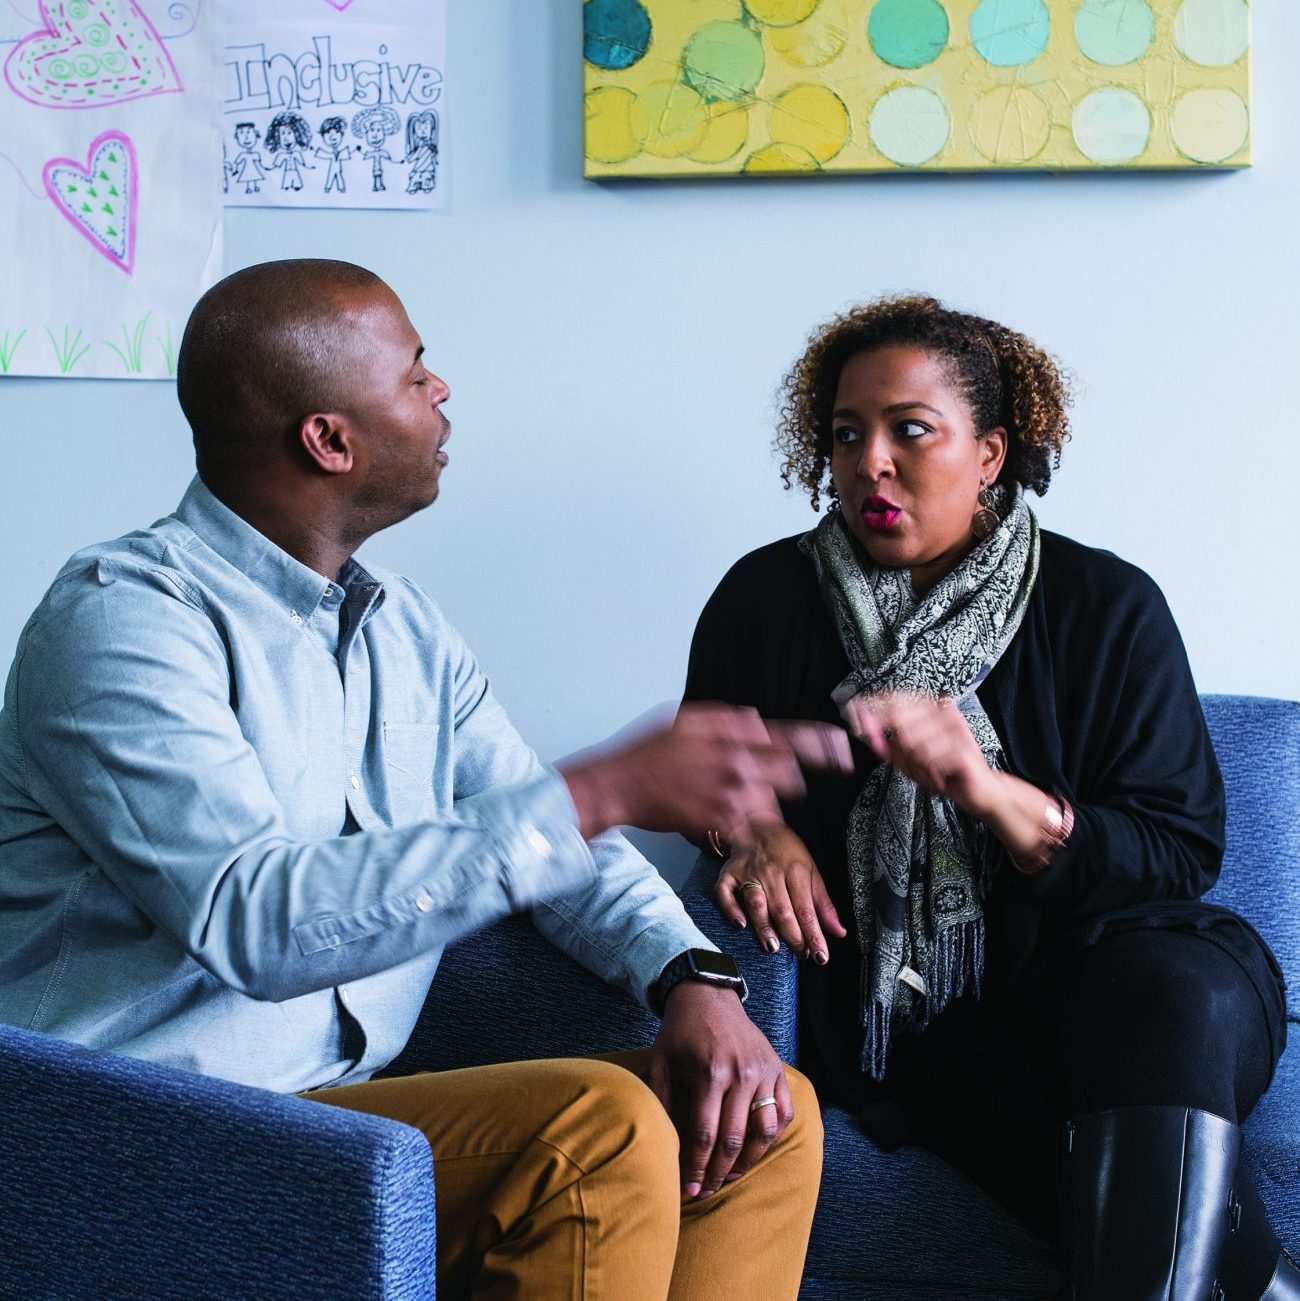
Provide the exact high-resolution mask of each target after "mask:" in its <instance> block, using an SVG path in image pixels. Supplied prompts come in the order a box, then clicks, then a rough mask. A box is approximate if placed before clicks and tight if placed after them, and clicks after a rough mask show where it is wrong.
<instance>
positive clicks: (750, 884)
mask: <svg viewBox="0 0 1300 1301" xmlns="http://www.w3.org/2000/svg"><path fill="white" fill-rule="evenodd" d="M746 890H762V891H763V893H764V894H766V893H767V891H766V890H763V883H762V881H755V880H754V878H753V877H752V876H751V877H750V878H749V880H748V881H742V882H741V883H740V893H741V894H744V893H745V891H746Z"/></svg>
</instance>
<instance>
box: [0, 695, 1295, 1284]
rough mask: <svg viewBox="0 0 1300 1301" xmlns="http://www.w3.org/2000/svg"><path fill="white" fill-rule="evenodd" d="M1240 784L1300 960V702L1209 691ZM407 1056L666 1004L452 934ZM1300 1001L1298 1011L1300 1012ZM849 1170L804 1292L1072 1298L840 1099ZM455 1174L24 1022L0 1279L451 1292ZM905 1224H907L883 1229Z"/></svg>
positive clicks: (577, 1034) (1265, 1187) (740, 951)
mask: <svg viewBox="0 0 1300 1301" xmlns="http://www.w3.org/2000/svg"><path fill="white" fill-rule="evenodd" d="M1204 705H1205V710H1206V715H1207V717H1208V719H1209V722H1210V728H1211V731H1212V732H1213V735H1214V740H1215V745H1216V748H1217V750H1218V753H1219V758H1220V762H1221V764H1222V766H1223V770H1224V778H1225V781H1226V782H1227V786H1228V854H1227V859H1226V861H1225V864H1224V871H1223V876H1222V879H1221V882H1220V884H1219V886H1218V888H1217V889H1216V891H1215V892H1214V895H1213V896H1212V897H1213V898H1214V899H1216V900H1217V901H1219V902H1222V903H1225V904H1228V905H1229V906H1231V907H1234V908H1236V909H1238V910H1239V911H1241V912H1242V913H1243V914H1245V915H1246V916H1247V917H1248V918H1250V920H1251V921H1253V922H1254V923H1255V925H1256V926H1258V928H1259V929H1260V931H1261V932H1262V933H1263V934H1264V936H1265V937H1266V938H1267V939H1268V940H1269V941H1270V943H1271V944H1272V945H1273V947H1274V950H1275V952H1276V953H1277V955H1278V958H1279V960H1280V961H1281V963H1282V967H1283V970H1284V971H1285V972H1286V974H1287V978H1288V981H1289V982H1292V983H1293V987H1294V981H1295V979H1296V977H1297V975H1298V974H1300V703H1294V702H1289V701H1278V700H1265V699H1251V698H1246V697H1238V696H1207V697H1205V698H1204ZM711 877H712V869H711V866H710V865H709V864H707V863H701V864H700V865H699V866H698V867H697V869H696V871H695V872H694V873H693V874H692V876H691V878H690V880H689V881H688V882H687V884H686V886H685V888H684V891H683V896H684V899H685V901H686V903H687V906H688V907H689V908H690V910H691V912H692V914H693V915H694V916H695V917H696V919H697V920H698V921H699V923H700V924H701V926H702V927H703V928H704V929H705V931H706V932H707V933H709V934H710V935H712V936H713V938H714V939H715V941H716V942H717V943H718V944H719V945H720V946H722V947H724V948H728V949H731V950H733V951H735V953H736V957H737V960H738V961H739V962H740V964H741V966H742V968H743V969H744V971H745V975H746V977H747V979H748V980H749V982H750V987H751V990H752V991H753V992H752V994H751V998H750V1011H751V1014H752V1015H753V1016H754V1018H755V1020H757V1021H758V1023H759V1024H760V1025H761V1026H762V1027H763V1028H764V1030H765V1031H766V1032H767V1034H768V1036H769V1037H770V1038H771V1040H772V1042H773V1044H774V1045H775V1047H776V1049H777V1051H778V1052H779V1053H780V1054H781V1055H782V1056H783V1057H784V1058H786V1060H788V1061H795V1060H797V1058H796V1052H797V1035H796V1030H797V1007H796V999H797V982H798V970H797V964H796V963H795V961H794V960H793V958H791V957H790V956H789V955H788V954H784V953H783V954H781V955H778V956H776V957H771V958H768V957H764V956H762V955H760V954H758V953H757V952H756V951H755V950H754V948H753V945H752V942H750V941H749V940H748V938H747V937H746V938H745V942H744V943H739V944H738V943H737V942H736V938H737V937H736V935H735V933H734V932H732V931H731V930H730V929H729V928H728V927H726V926H725V925H724V924H722V923H720V921H719V919H718V918H717V916H716V914H715V912H714V909H713V905H712V903H711V901H710V898H709V889H710V886H711V884H712V881H711ZM434 989H435V994H434V997H432V998H430V1000H429V1002H428V1004H427V1005H426V1007H425V1011H424V1014H423V1016H422V1017H421V1020H420V1023H419V1025H418V1026H417V1027H416V1030H415V1032H414V1034H413V1035H412V1038H411V1041H410V1043H409V1044H408V1045H407V1048H406V1049H405V1051H404V1052H403V1054H402V1056H401V1058H399V1059H398V1061H397V1062H395V1063H394V1064H393V1066H392V1068H390V1071H389V1073H391V1074H399V1073H406V1072H409V1071H414V1070H429V1069H449V1068H452V1067H458V1066H469V1065H477V1064H482V1063H486V1062H493V1061H505V1060H511V1059H518V1058H525V1057H542V1056H553V1055H564V1054H583V1053H591V1052H600V1051H606V1050H609V1049H613V1048H619V1047H630V1046H635V1045H637V1044H642V1043H646V1042H648V1041H649V1039H650V1037H651V1036H652V1035H653V1032H654V1027H655V1022H654V1020H653V1018H651V1017H650V1016H649V1015H648V1014H646V1013H645V1012H643V1011H641V1010H640V1009H639V1008H637V1007H635V1006H633V1005H632V1004H631V1003H630V1002H629V1000H627V999H626V998H624V997H623V996H622V995H620V994H618V993H616V992H615V991H613V990H611V989H609V988H608V987H607V986H605V985H603V984H601V983H600V982H599V981H598V980H596V979H595V978H594V977H593V976H590V975H589V974H588V973H586V972H585V971H582V970H581V969H579V968H578V967H577V966H575V964H573V963H571V962H570V961H569V960H568V959H567V958H565V957H564V956H563V955H561V954H559V953H558V952H557V951H556V950H554V949H553V948H551V947H550V946H549V945H548V944H546V943H545V942H544V941H543V940H542V939H541V938H540V937H539V936H538V935H537V933H536V932H535V931H534V930H533V929H532V927H531V926H530V925H529V924H528V923H527V922H526V921H525V920H522V919H518V918H514V919H511V920H509V921H506V922H503V923H501V924H500V925H498V926H495V927H493V928H492V929H491V930H489V931H486V932H484V933H482V934H480V935H478V936H475V937H473V938H471V939H469V940H467V941H465V942H463V943H462V944H459V945H457V946H455V947H454V948H453V949H451V950H449V951H448V954H447V956H446V958H445V959H444V961H443V965H442V969H441V970H440V971H439V973H438V978H437V981H436V983H435V986H434ZM1289 1019H1290V1018H1289ZM825 1120H826V1167H825V1173H824V1175H823V1181H822V1200H821V1202H820V1204H819V1207H818V1212H817V1218H816V1221H815V1223H814V1226H813V1237H812V1244H811V1247H810V1250H809V1256H808V1267H807V1271H806V1275H805V1281H804V1286H803V1290H802V1293H801V1295H802V1296H803V1297H806V1298H817V1299H826V1301H839V1299H843V1301H849V1299H850V1298H851V1299H852V1301H877V1299H880V1301H884V1298H890V1301H893V1298H896V1297H899V1296H906V1297H908V1298H910V1299H911V1301H928V1299H930V1298H934V1301H938V1299H939V1298H943V1301H1006V1299H1007V1298H1012V1297H1017V1298H1018V1297H1024V1298H1035V1299H1039V1298H1041V1299H1043V1301H1047V1299H1048V1298H1052V1297H1054V1296H1055V1295H1056V1286H1057V1285H1056V1264H1055V1256H1054V1252H1053V1250H1052V1248H1051V1246H1050V1245H1049V1244H1047V1243H1044V1242H1042V1241H1041V1240H1039V1239H1037V1238H1036V1237H1034V1235H1032V1234H1031V1233H1029V1232H1028V1231H1027V1230H1026V1229H1024V1228H1023V1227H1021V1226H1020V1225H1019V1224H1018V1223H1017V1222H1016V1221H1015V1220H1013V1219H1012V1218H1011V1217H1010V1216H1009V1215H1008V1214H1007V1213H1006V1212H1005V1211H1003V1210H1002V1209H1001V1207H1000V1206H998V1205H997V1204H996V1203H995V1202H993V1201H992V1200H991V1199H990V1198H989V1197H988V1196H987V1195H986V1194H984V1193H983V1192H982V1191H981V1190H980V1189H978V1188H977V1187H975V1186H974V1185H973V1184H971V1183H970V1182H969V1181H967V1180H966V1179H964V1178H963V1177H962V1176H961V1175H959V1174H957V1173H956V1172H955V1171H953V1170H952V1169H951V1168H949V1167H948V1166H946V1165H945V1164H944V1163H943V1162H941V1161H939V1160H938V1159H937V1158H935V1157H933V1156H932V1155H931V1154H930V1153H928V1152H925V1151H923V1150H921V1149H917V1148H904V1149H902V1150H900V1151H898V1152H895V1153H892V1154H889V1155H886V1154H884V1153H882V1152H880V1151H879V1150H877V1149H876V1148H875V1147H874V1145H873V1144H872V1143H871V1142H870V1140H868V1139H867V1138H866V1137H865V1136H864V1135H863V1134H862V1133H861V1132H860V1131H859V1130H858V1129H857V1128H856V1126H855V1124H854V1122H853V1120H852V1118H851V1117H850V1116H848V1115H847V1114H845V1113H843V1112H841V1111H839V1110H837V1109H835V1108H830V1109H829V1110H828V1111H827V1113H826V1117H825ZM1247 1135H1248V1141H1249V1145H1250V1154H1251V1159H1252V1160H1253V1162H1254V1164H1255V1168H1256V1171H1257V1174H1258V1177H1259V1182H1260V1186H1261V1190H1262V1192H1263V1195H1264V1199H1265V1201H1266V1203H1267V1204H1268V1207H1269V1210H1270V1213H1271V1215H1272V1217H1273V1222H1274V1225H1275V1227H1276V1228H1277V1229H1278V1232H1279V1233H1280V1235H1281V1237H1282V1239H1283V1241H1284V1242H1285V1243H1287V1245H1288V1246H1292V1245H1296V1244H1297V1243H1300V1059H1298V1058H1296V1057H1295V1056H1292V1055H1288V1056H1286V1057H1284V1058H1283V1060H1282V1064H1281V1066H1280V1067H1279V1070H1278V1074H1277V1079H1276V1080H1275V1082H1274V1085H1273V1088H1272V1090H1271V1091H1270V1092H1269V1094H1268V1096H1267V1097H1266V1098H1265V1099H1264V1101H1263V1103H1262V1104H1261V1105H1260V1107H1259V1109H1258V1111H1257V1112H1256V1114H1255V1115H1254V1116H1253V1117H1252V1118H1251V1121H1250V1123H1249V1124H1248V1126H1247ZM433 1209H434V1182H433V1172H432V1168H431V1162H430V1159H429V1151H428V1147H427V1145H426V1144H425V1142H424V1139H423V1137H422V1136H421V1135H420V1134H418V1133H417V1132H416V1131H415V1130H413V1129H410V1128H408V1127H406V1126H404V1125H400V1124H397V1123H395V1122H392V1121H387V1120H380V1119H377V1118H372V1117H368V1116H364V1115H359V1114H357V1113H353V1112H349V1111H342V1110H338V1109H335V1108H331V1107H320V1106H316V1105H314V1104H312V1103H308V1102H302V1101H300V1100H298V1099H295V1098H283V1097H278V1096H276V1095H274V1094H269V1093H265V1092H262V1091H260V1090H257V1089H249V1088H242V1087H239V1086H235V1085H230V1084H225V1083H221V1082H219V1081H215V1080H208V1079H202V1078H199V1077H195V1076H192V1075H186V1074H183V1073H181V1072H178V1071H173V1070H168V1069H165V1068H161V1067H156V1066H150V1065H148V1064H146V1063H141V1062H137V1061H133V1060H130V1059H127V1058H124V1057H118V1056H114V1055H112V1054H106V1053H93V1052H87V1051H84V1050H82V1049H79V1048H77V1047H75V1046H72V1045H69V1044H66V1043H62V1042H60V1041H58V1040H54V1039H50V1038H48V1037H47V1036H43V1035H38V1034H31V1033H28V1032H26V1031H22V1030H16V1029H11V1028H5V1027H0V1298H9V1297H15V1298H18V1297H21V1298H23V1301H42V1299H45V1298H49V1299H56V1298H57V1299H58V1301H72V1299H77V1301H80V1299H81V1298H86V1297H104V1298H126V1297H149V1298H157V1299H158V1301H170V1299H171V1298H176V1299H177V1301H181V1299H182V1298H184V1301H201V1299H204V1298H212V1299H213V1301H216V1299H218V1298H221V1299H223V1301H224V1299H225V1298H230V1297H257V1298H259V1299H265V1301H281V1298H283V1299H284V1301H289V1299H290V1298H292V1299H293V1301H308V1299H310V1298H317V1297H319V1298H333V1297H343V1296H346V1297H348V1298H358V1299H359V1298H383V1299H384V1301H399V1299H401V1301H404V1299H406V1298H416V1297H422V1298H423V1297H432V1296H433V1295H434V1219H433ZM876 1225H880V1226H883V1227H884V1228H886V1229H887V1231H886V1232H881V1233H875V1232H873V1226H876Z"/></svg>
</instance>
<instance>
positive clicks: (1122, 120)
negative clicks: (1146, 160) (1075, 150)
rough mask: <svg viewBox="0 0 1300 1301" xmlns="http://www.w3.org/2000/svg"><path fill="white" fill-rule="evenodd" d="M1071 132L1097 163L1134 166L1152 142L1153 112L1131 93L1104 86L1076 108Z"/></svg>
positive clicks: (1081, 148) (1075, 141) (1083, 149)
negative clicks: (1130, 164) (1134, 162)
mask: <svg viewBox="0 0 1300 1301" xmlns="http://www.w3.org/2000/svg"><path fill="white" fill-rule="evenodd" d="M1070 133H1071V134H1072V135H1073V136H1074V143H1075V144H1076V145H1078V146H1079V152H1080V153H1082V154H1084V155H1085V156H1086V157H1088V158H1090V159H1091V160H1092V161H1093V162H1094V163H1100V164H1101V165H1102V166H1103V167H1116V166H1118V165H1119V164H1121V163H1131V162H1132V161H1133V160H1134V159H1135V158H1137V157H1139V156H1140V155H1141V154H1142V152H1143V151H1144V150H1145V149H1146V147H1147V144H1148V143H1149V141H1150V140H1151V110H1150V109H1149V108H1147V106H1146V104H1145V103H1143V101H1142V100H1141V99H1139V98H1138V96H1137V95H1135V94H1134V93H1133V92H1132V91H1131V90H1125V89H1124V88H1123V87H1122V86H1103V87H1101V89H1100V90H1094V91H1093V92H1092V94H1091V95H1085V96H1084V97H1083V98H1082V99H1081V100H1080V101H1079V102H1078V104H1076V105H1075V109H1074V114H1073V116H1072V117H1071V119H1070Z"/></svg>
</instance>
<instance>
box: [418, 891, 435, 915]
mask: <svg viewBox="0 0 1300 1301" xmlns="http://www.w3.org/2000/svg"><path fill="white" fill-rule="evenodd" d="M415 906H416V907H417V908H418V909H419V910H420V911H421V912H422V913H427V912H428V911H429V909H430V908H432V907H433V900H432V899H430V898H429V896H428V895H427V894H421V895H417V896H416V899H415Z"/></svg>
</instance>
